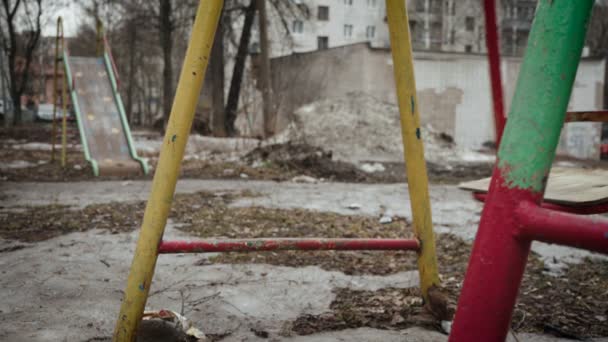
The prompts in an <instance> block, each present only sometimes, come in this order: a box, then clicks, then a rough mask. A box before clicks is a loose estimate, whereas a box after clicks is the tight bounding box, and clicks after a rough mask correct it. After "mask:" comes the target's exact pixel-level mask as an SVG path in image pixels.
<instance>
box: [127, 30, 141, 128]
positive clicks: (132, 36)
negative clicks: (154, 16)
mask: <svg viewBox="0 0 608 342" xmlns="http://www.w3.org/2000/svg"><path fill="white" fill-rule="evenodd" d="M128 25H129V75H128V80H127V83H128V84H127V121H128V122H129V124H131V123H132V122H133V119H134V118H133V88H134V87H135V54H136V53H137V24H136V23H135V20H134V19H131V20H130V21H129V24H128ZM140 124H141V123H140Z"/></svg>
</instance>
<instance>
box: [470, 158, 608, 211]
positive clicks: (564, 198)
mask: <svg viewBox="0 0 608 342" xmlns="http://www.w3.org/2000/svg"><path fill="white" fill-rule="evenodd" d="M490 179H491V178H489V177H488V178H484V179H480V180H476V181H471V182H465V183H461V184H460V185H459V186H458V187H459V188H461V189H464V190H469V191H474V192H483V193H485V192H488V187H489V185H490ZM545 201H547V202H551V203H556V204H562V205H567V206H585V205H596V204H602V203H608V170H598V169H595V170H594V169H580V168H566V167H554V168H553V169H551V174H550V175H549V181H548V184H547V190H546V191H545Z"/></svg>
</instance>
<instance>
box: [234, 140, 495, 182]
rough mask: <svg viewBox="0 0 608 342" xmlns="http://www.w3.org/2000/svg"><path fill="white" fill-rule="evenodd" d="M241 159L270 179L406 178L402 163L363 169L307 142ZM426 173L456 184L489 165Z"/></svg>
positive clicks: (432, 168) (482, 173) (431, 167)
mask: <svg viewBox="0 0 608 342" xmlns="http://www.w3.org/2000/svg"><path fill="white" fill-rule="evenodd" d="M244 159H245V161H246V162H247V164H248V165H249V166H252V167H253V168H254V170H248V171H243V172H249V173H251V174H253V175H254V178H257V177H256V176H257V175H259V174H260V173H261V172H266V173H267V174H272V175H274V178H272V179H273V180H290V179H292V178H293V177H294V176H297V175H306V176H310V177H314V178H318V179H324V180H330V181H339V182H358V183H400V182H405V181H407V176H406V172H405V163H403V162H383V163H381V165H382V167H381V168H382V169H381V170H379V171H374V172H365V171H363V170H362V168H361V167H358V166H356V165H355V164H352V163H349V162H345V161H340V160H336V159H335V158H333V152H332V151H327V150H324V149H322V148H320V147H315V146H312V145H308V144H306V143H296V142H286V143H281V144H272V145H264V146H259V147H257V148H256V149H254V150H253V151H251V152H249V153H248V154H247V155H246V156H245V158H244ZM374 164H378V163H374ZM427 172H428V177H429V180H430V181H431V182H433V183H458V182H462V181H468V180H474V179H479V178H483V177H488V176H490V175H491V174H492V164H490V163H472V164H471V163H456V162H454V163H449V164H445V163H434V162H427ZM262 178H263V177H262ZM263 179H268V178H263Z"/></svg>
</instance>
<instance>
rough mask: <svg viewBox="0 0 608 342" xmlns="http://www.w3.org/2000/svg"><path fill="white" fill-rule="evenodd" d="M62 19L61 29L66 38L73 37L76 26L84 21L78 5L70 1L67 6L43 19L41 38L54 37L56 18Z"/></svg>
mask: <svg viewBox="0 0 608 342" xmlns="http://www.w3.org/2000/svg"><path fill="white" fill-rule="evenodd" d="M58 16H62V17H63V28H64V34H65V35H66V36H68V37H71V36H74V35H75V34H76V29H77V28H78V25H80V23H81V22H82V21H83V20H85V15H84V12H83V11H82V9H81V8H80V6H79V5H77V4H76V3H75V1H70V2H69V5H67V6H65V7H63V8H62V9H60V10H58V11H57V12H55V13H53V14H49V16H48V17H47V18H45V20H44V22H45V24H44V26H43V27H42V35H43V36H54V35H55V33H56V31H57V25H56V22H57V17H58Z"/></svg>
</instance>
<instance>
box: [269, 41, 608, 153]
mask: <svg viewBox="0 0 608 342" xmlns="http://www.w3.org/2000/svg"><path fill="white" fill-rule="evenodd" d="M414 56H415V57H414V59H415V60H414V66H415V73H416V83H417V88H418V96H419V102H420V108H421V119H422V122H423V123H424V124H431V125H432V126H433V127H434V128H436V129H437V130H439V131H443V132H445V133H447V134H450V135H452V136H453V137H454V139H455V141H456V143H457V144H459V145H461V146H464V147H468V148H479V147H481V146H482V144H483V143H484V142H487V141H493V140H494V121H493V114H492V100H491V92H490V83H489V77H488V64H487V59H486V56H485V55H472V54H455V53H431V52H416V53H415V54H414ZM392 64H393V63H392V58H391V54H390V51H388V50H384V49H373V48H370V47H369V45H367V44H354V45H348V46H342V47H337V48H333V49H329V50H325V51H315V52H309V53H303V54H294V55H290V56H283V57H279V58H274V59H272V70H273V88H274V92H275V96H276V102H277V103H276V108H277V112H278V119H277V127H278V128H279V129H281V128H284V127H285V126H286V125H287V123H289V121H290V120H291V117H292V116H291V115H292V113H293V111H294V110H295V109H297V108H298V107H300V106H302V105H304V104H307V103H310V102H313V101H316V100H319V99H325V98H334V97H340V96H343V95H344V94H346V93H348V92H354V91H359V92H364V93H367V94H370V95H371V96H374V97H376V98H378V99H380V100H382V101H386V102H390V103H394V104H395V103H396V96H395V85H394V80H393V66H392ZM520 64H521V59H519V58H505V59H503V62H502V74H503V83H504V87H505V102H506V104H507V110H508V107H509V103H510V99H511V97H512V96H513V92H514V89H515V84H516V81H517V75H518V73H519V67H520ZM604 67H605V62H604V61H603V60H595V59H585V60H582V61H581V64H580V67H579V69H578V74H577V79H576V84H575V87H574V90H573V94H572V99H571V102H570V109H571V110H597V109H602V106H603V103H602V96H601V93H602V90H603V86H604V85H603V79H604ZM599 126H600V125H598V124H592V123H577V124H569V125H567V126H566V129H565V130H564V135H563V137H562V142H561V145H560V151H561V152H568V153H570V154H572V155H574V156H577V157H582V158H597V157H598V156H599V139H600V127H599Z"/></svg>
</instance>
